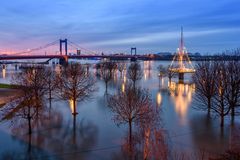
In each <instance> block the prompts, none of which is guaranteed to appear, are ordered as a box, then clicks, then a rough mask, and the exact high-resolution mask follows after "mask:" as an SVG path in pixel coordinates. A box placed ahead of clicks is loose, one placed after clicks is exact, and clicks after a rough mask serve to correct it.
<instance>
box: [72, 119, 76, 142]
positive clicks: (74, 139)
mask: <svg viewBox="0 0 240 160" xmlns="http://www.w3.org/2000/svg"><path fill="white" fill-rule="evenodd" d="M73 144H74V146H76V115H74V116H73Z"/></svg>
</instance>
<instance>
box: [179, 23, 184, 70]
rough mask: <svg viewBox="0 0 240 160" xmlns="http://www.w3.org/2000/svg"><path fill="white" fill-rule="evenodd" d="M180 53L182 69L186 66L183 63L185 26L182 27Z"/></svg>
mask: <svg viewBox="0 0 240 160" xmlns="http://www.w3.org/2000/svg"><path fill="white" fill-rule="evenodd" d="M178 54H179V60H178V63H179V66H180V70H181V69H183V68H185V67H184V64H183V55H184V43H183V27H181V40H180V48H179V51H178Z"/></svg>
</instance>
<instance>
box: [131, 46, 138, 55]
mask: <svg viewBox="0 0 240 160" xmlns="http://www.w3.org/2000/svg"><path fill="white" fill-rule="evenodd" d="M133 53H134V56H136V55H137V48H136V47H134V48H131V56H132V55H133Z"/></svg>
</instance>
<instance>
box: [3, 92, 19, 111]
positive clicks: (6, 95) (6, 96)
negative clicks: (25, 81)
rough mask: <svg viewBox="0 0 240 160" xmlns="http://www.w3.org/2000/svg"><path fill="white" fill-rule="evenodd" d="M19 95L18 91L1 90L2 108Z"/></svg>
mask: <svg viewBox="0 0 240 160" xmlns="http://www.w3.org/2000/svg"><path fill="white" fill-rule="evenodd" d="M18 94H19V90H18V89H12V88H0V107H2V106H4V105H5V104H6V103H9V102H10V101H11V100H12V99H13V98H15V97H16V96H17V95H18Z"/></svg>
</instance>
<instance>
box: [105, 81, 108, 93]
mask: <svg viewBox="0 0 240 160" xmlns="http://www.w3.org/2000/svg"><path fill="white" fill-rule="evenodd" d="M107 90H108V83H105V92H106V93H107Z"/></svg>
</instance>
